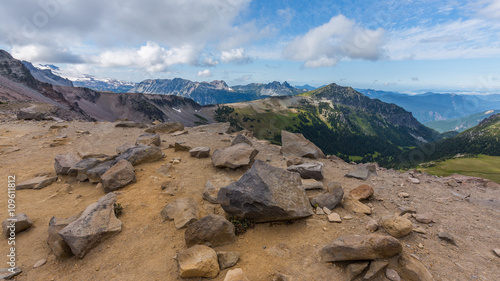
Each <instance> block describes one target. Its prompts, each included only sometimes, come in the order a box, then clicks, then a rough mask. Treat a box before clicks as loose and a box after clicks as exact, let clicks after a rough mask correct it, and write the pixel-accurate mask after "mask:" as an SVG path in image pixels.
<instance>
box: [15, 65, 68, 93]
mask: <svg viewBox="0 0 500 281" xmlns="http://www.w3.org/2000/svg"><path fill="white" fill-rule="evenodd" d="M22 63H23V64H24V66H26V68H28V70H29V71H30V73H31V75H33V77H34V78H35V79H36V80H38V81H41V82H44V83H49V84H52V85H55V86H68V87H73V83H72V82H71V81H70V80H68V79H66V78H63V77H61V76H58V75H56V74H54V73H53V72H52V70H51V69H39V68H36V67H35V66H33V64H31V63H30V62H27V61H22Z"/></svg>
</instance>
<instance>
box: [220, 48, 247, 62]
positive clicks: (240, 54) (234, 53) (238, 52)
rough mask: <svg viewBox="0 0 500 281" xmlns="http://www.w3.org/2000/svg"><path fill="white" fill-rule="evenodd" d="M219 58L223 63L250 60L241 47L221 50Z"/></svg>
mask: <svg viewBox="0 0 500 281" xmlns="http://www.w3.org/2000/svg"><path fill="white" fill-rule="evenodd" d="M220 59H221V61H223V62H225V63H228V62H234V63H238V64H244V63H249V62H251V61H252V59H251V58H250V57H249V56H247V55H246V54H245V50H244V49H243V48H238V49H232V50H231V51H229V52H227V51H222V53H221V56H220Z"/></svg>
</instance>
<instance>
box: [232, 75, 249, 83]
mask: <svg viewBox="0 0 500 281" xmlns="http://www.w3.org/2000/svg"><path fill="white" fill-rule="evenodd" d="M250 79H252V75H251V74H250V75H243V76H241V77H238V78H236V79H234V81H235V82H238V83H241V82H245V81H248V80H250Z"/></svg>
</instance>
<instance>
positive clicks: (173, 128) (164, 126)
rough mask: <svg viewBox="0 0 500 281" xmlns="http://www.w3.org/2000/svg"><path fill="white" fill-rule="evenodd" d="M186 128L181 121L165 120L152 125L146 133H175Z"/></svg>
mask: <svg viewBox="0 0 500 281" xmlns="http://www.w3.org/2000/svg"><path fill="white" fill-rule="evenodd" d="M182 130H184V125H183V124H182V123H181V122H165V123H160V124H156V125H153V126H151V127H150V128H148V129H146V133H151V134H152V133H167V134H168V133H173V132H177V131H182Z"/></svg>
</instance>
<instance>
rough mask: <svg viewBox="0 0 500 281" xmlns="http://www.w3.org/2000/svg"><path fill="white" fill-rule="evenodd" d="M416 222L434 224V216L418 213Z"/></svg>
mask: <svg viewBox="0 0 500 281" xmlns="http://www.w3.org/2000/svg"><path fill="white" fill-rule="evenodd" d="M415 220H416V221H418V222H419V223H425V224H429V223H431V222H433V219H432V215H431V214H429V213H424V214H422V213H418V214H416V215H415Z"/></svg>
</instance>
